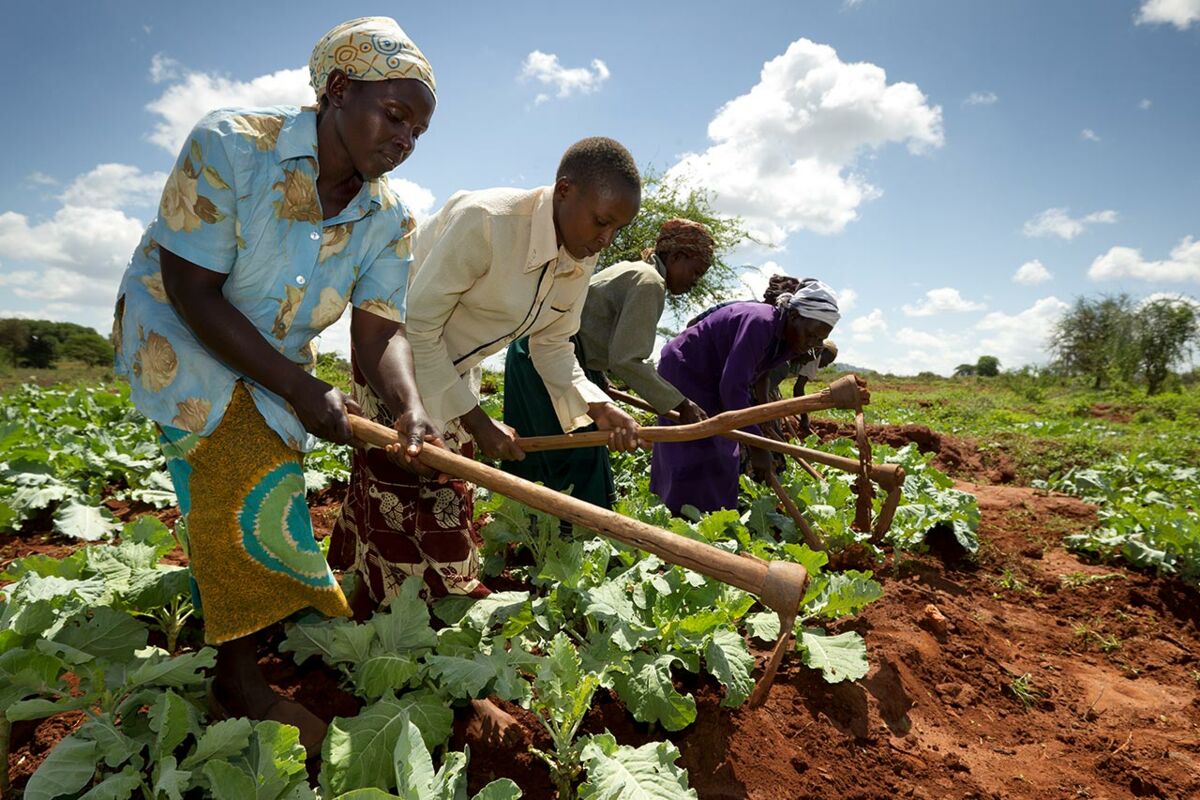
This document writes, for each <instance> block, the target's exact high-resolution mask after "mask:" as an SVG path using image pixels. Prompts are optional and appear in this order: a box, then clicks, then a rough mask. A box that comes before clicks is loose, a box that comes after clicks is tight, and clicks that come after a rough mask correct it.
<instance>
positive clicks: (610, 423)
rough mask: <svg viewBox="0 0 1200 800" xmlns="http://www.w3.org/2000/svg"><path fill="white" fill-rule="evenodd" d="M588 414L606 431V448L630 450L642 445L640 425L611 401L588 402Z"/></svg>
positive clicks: (598, 426)
mask: <svg viewBox="0 0 1200 800" xmlns="http://www.w3.org/2000/svg"><path fill="white" fill-rule="evenodd" d="M588 416H590V417H591V418H592V421H593V422H595V423H596V427H597V428H599V429H600V430H602V431H608V448H609V449H610V450H624V451H625V452H627V453H628V452H632V451H634V450H637V449H638V448H639V447H641V446H642V444H643V442H642V437H641V435H640V431H641V426H639V425H638V424H637V421H636V420H635V419H634V418H633V417H631V416H629V415H628V414H626V413H625V412H624V411H622V410H621V409H619V408H617V407H616V406H615V405H613V404H612V403H589V404H588Z"/></svg>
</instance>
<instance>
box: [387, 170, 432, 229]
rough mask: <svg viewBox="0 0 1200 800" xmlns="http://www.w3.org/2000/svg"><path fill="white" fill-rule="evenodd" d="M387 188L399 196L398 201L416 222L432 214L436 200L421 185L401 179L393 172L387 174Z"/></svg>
mask: <svg viewBox="0 0 1200 800" xmlns="http://www.w3.org/2000/svg"><path fill="white" fill-rule="evenodd" d="M388 186H391V187H392V191H394V192H395V193H396V194H398V195H399V196H400V201H401V202H402V203H404V205H405V207H406V208H407V209H408V211H409V213H411V214H412V215H413V216H414V217H416V218H417V221H418V222H420V221H421V220H423V219H425V218H426V217H428V216H429V215H430V214H432V213H433V204H434V202H435V201H436V199H437V198H435V197H434V196H433V192H431V191H429V190H428V189H426V188H425V187H424V186H422V185H421V184H419V183H414V182H413V181H410V180H409V179H408V178H401V177H400V176H399V175H397V174H396V173H395V171H393V172H390V173H388Z"/></svg>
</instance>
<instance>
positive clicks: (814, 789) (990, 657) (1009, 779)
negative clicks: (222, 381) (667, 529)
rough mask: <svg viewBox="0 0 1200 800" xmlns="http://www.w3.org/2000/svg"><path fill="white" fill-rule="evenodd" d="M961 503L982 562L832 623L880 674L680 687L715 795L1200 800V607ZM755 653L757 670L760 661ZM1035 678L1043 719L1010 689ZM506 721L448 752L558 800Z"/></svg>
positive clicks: (933, 576)
mask: <svg viewBox="0 0 1200 800" xmlns="http://www.w3.org/2000/svg"><path fill="white" fill-rule="evenodd" d="M822 435H823V437H824V438H829V436H832V435H833V433H832V432H831V431H823V432H822ZM872 438H873V439H876V440H877V441H888V442H889V443H894V444H903V443H905V442H907V441H915V442H917V444H918V446H921V447H922V448H925V447H929V448H930V449H931V450H934V451H936V452H937V453H938V460H939V461H940V463H941V465H942V467H943V468H946V469H948V470H949V471H950V472H951V473H952V474H956V475H957V476H958V477H960V478H961V477H964V476H968V477H975V476H977V477H980V478H986V479H989V480H991V479H993V478H992V476H991V475H989V474H988V473H989V472H993V471H995V470H1000V473H994V474H997V475H999V476H1001V477H1002V473H1003V469H1002V467H1003V465H1002V464H997V463H994V462H989V461H988V460H987V455H988V454H984V456H983V457H981V456H980V454H979V453H978V451H977V450H975V449H974V448H973V447H971V446H970V443H964V442H963V440H957V439H954V438H952V437H947V436H941V435H938V434H936V433H934V432H932V431H929V430H928V429H927V428H924V426H900V427H899V428H891V429H886V430H882V429H881V430H874V431H873V432H872ZM972 453H973V454H974V455H972ZM935 463H938V462H935ZM960 488H962V489H964V490H966V491H971V492H973V493H975V494H976V496H977V497H978V498H979V505H980V510H981V513H982V523H981V527H980V538H981V540H982V542H983V547H982V551H981V554H980V558H979V560H978V562H977V563H975V564H964V563H958V562H947V561H943V560H941V559H939V558H938V557H937V556H936V555H928V556H919V557H912V556H904V557H902V558H901V559H899V560H898V561H894V562H893V561H889V563H888V564H887V565H885V567H884V568H883V569H882V570H881V571H880V573H879V576H878V577H879V578H880V580H881V581H882V582H883V583H884V586H885V589H886V593H885V595H884V597H883V599H882V600H880V601H878V602H876V603H874V604H873V605H871V606H870V607H868V609H867V610H866V611H865V612H864V613H863V614H861V615H860V616H858V617H856V618H854V619H853V620H849V621H846V622H843V623H841V624H840V625H839V626H836V627H837V629H838V630H857V631H859V632H860V633H862V634H863V636H864V637H865V638H866V642H867V648H868V658H869V659H870V663H871V670H870V672H869V673H868V675H867V677H866V678H864V679H863V680H861V681H858V682H855V683H841V684H836V685H829V684H826V683H824V682H823V681H822V680H821V678H820V676H819V675H817V674H816V673H814V672H813V671H811V670H809V669H807V668H805V667H803V666H802V665H801V664H800V663H799V661H798V659H795V658H794V657H792V658H788V659H787V660H785V662H784V665H783V667H782V668H781V670H780V673H779V675H778V676H777V677H776V680H775V684H774V687H773V688H772V690H771V693H770V696H769V697H768V699H767V702H766V704H765V705H764V706H763V707H762V708H759V709H754V710H751V709H747V708H744V707H743V708H739V709H732V710H730V709H725V708H721V707H720V705H719V703H720V699H721V690H720V687H719V686H716V685H715V684H714V683H713V682H712V681H711V680H710V679H697V678H696V677H695V676H690V675H687V674H681V675H679V676H678V677H679V681H678V684H679V687H680V689H681V690H683V691H690V692H692V693H693V694H694V696H695V697H696V701H697V706H698V712H699V713H698V718H697V721H696V722H695V724H693V725H692V726H690V727H688V728H687V729H685V730H684V731H681V732H679V733H676V734H667V735H668V736H669V738H671V739H672V740H673V741H675V742H676V744H677V745H678V746H679V748H680V750H681V752H682V758H681V764H682V766H684V767H686V768H687V769H688V772H689V777H690V781H691V785H692V786H693V787H694V788H695V789H696V791H697V793H698V795H699V796H700V797H701V798H705V799H706V800H707V799H708V798H752V799H755V800H757V798H763V800H767V799H768V798H769V799H770V800H776V799H777V798H864V799H866V798H871V799H874V798H892V797H901V798H930V799H931V800H932V798H939V800H940V798H952V799H955V800H957V799H958V798H963V799H964V800H965V799H966V798H989V799H992V798H995V799H996V800H999V799H1000V798H1006V799H1007V798H1030V799H1031V800H1032V799H1033V798H1038V799H1039V800H1040V799H1041V798H1136V797H1159V798H1179V799H1180V800H1182V799H1183V798H1195V797H1200V593H1198V592H1197V591H1196V590H1194V589H1191V588H1188V587H1186V586H1183V585H1181V584H1179V583H1177V582H1174V581H1170V580H1163V579H1158V578H1152V577H1150V576H1147V575H1144V574H1141V573H1138V572H1133V571H1130V570H1127V569H1124V568H1122V567H1120V566H1100V565H1095V564H1091V563H1087V562H1084V561H1081V560H1080V559H1079V558H1078V557H1077V556H1075V555H1073V554H1071V553H1069V552H1067V551H1066V550H1065V549H1064V548H1063V546H1062V543H1061V540H1062V537H1063V536H1064V535H1065V534H1068V533H1071V532H1074V531H1078V530H1083V529H1086V528H1087V527H1089V526H1090V525H1093V524H1094V523H1095V510H1094V509H1093V508H1092V507H1090V506H1088V505H1087V504H1084V503H1082V502H1080V501H1078V500H1076V499H1073V498H1070V497H1065V496H1061V495H1053V494H1046V493H1043V492H1037V491H1034V490H1032V489H1027V488H1020V487H1013V486H1002V485H1001V486H995V485H993V486H980V485H975V484H969V483H960ZM319 500H320V502H319V504H318V508H317V509H316V510H315V511H314V523H315V524H317V525H318V527H324V526H327V525H328V523H329V522H330V521H331V520H330V518H329V514H330V513H332V511H331V509H333V508H336V505H335V504H336V500H335V499H333V498H331V497H324V498H319ZM318 514H320V515H321V518H320V519H318V518H317V515H318ZM70 548H71V545H69V544H65V543H63V542H56V541H53V540H44V539H42V540H38V541H34V540H33V539H27V538H25V537H18V538H17V540H16V542H15V543H14V542H9V543H6V544H4V545H2V546H0V566H2V565H4V564H5V563H7V560H8V559H10V558H12V557H13V556H14V554H23V553H24V552H29V551H40V552H55V554H61V553H62V552H65V551H68V550H69V549H70ZM56 549H57V550H56ZM1101 576H1117V577H1111V578H1105V577H1101ZM758 655H759V658H760V662H759V663H760V667H761V664H762V663H763V661H764V660H765V656H766V653H765V652H759V653H758ZM263 663H264V667H265V668H266V669H267V671H268V674H269V675H271V677H272V681H273V682H274V683H275V684H276V685H277V686H279V687H280V689H281V691H283V692H284V693H287V694H289V695H291V696H295V697H297V699H300V700H301V701H302V702H305V703H308V704H311V705H312V706H313V707H314V708H315V709H316V710H317V712H318V713H319V714H321V715H322V716H325V717H326V718H331V717H332V715H333V714H343V715H345V714H352V713H354V710H355V709H356V708H357V702H358V701H357V700H356V699H355V698H353V697H351V696H349V695H347V694H345V693H344V692H342V691H341V690H340V689H338V687H337V681H336V676H334V675H333V674H332V673H331V672H329V671H327V670H325V669H324V668H322V667H319V666H317V665H315V663H313V662H310V663H309V664H306V665H304V666H302V667H296V666H294V665H293V664H292V663H291V660H290V658H287V657H283V658H279V657H276V656H266V657H265V658H264V662H263ZM1025 676H1028V677H1027V678H1026V677H1025ZM1022 680H1023V681H1024V682H1025V683H1026V684H1027V685H1028V686H1029V687H1030V688H1031V690H1032V692H1033V694H1032V695H1031V696H1029V697H1028V698H1027V700H1029V701H1030V705H1029V707H1026V706H1025V705H1023V704H1022V703H1021V702H1020V701H1019V700H1018V699H1017V697H1016V696H1015V694H1014V687H1019V686H1020V685H1021V682H1022ZM503 706H504V708H505V709H506V710H507V711H508V712H509V713H511V714H512V715H513V716H514V717H515V718H516V719H517V723H518V725H517V729H518V730H517V731H516V735H515V736H512V737H511V740H510V741H509V742H507V743H506V744H505V745H503V746H499V747H497V746H490V745H489V744H488V743H486V742H483V741H480V740H479V739H478V738H477V737H476V738H472V734H471V731H470V730H469V728H470V726H468V725H467V724H466V718H465V711H463V712H460V713H459V718H460V719H459V720H458V722H457V723H456V727H455V736H454V740H453V746H454V747H456V748H458V747H461V746H462V745H463V744H469V745H470V746H471V764H470V767H469V776H470V782H471V790H472V791H477V790H478V788H479V787H481V786H482V785H483V784H485V783H487V782H488V781H489V780H492V779H493V778H495V777H499V776H507V777H511V778H513V779H514V780H516V781H517V783H518V784H519V785H521V786H522V787H523V788H524V789H525V796H526V797H537V798H543V797H552V796H553V789H552V784H551V783H550V780H549V773H548V771H547V769H546V767H545V765H544V764H543V763H542V762H541V761H540V760H538V759H537V757H536V756H534V755H532V754H531V753H530V752H529V750H528V748H529V746H530V745H533V746H535V747H539V748H543V749H545V748H547V747H548V746H549V741H548V738H547V736H546V735H545V733H544V732H543V731H542V729H541V727H540V725H539V724H538V722H537V720H536V718H534V717H533V715H532V714H530V713H529V712H527V711H524V710H523V709H520V708H518V707H516V706H513V705H511V704H503ZM75 724H78V722H77V720H75V719H73V718H70V717H67V716H66V715H64V717H59V718H55V719H52V720H47V721H44V722H42V723H40V724H39V725H37V726H36V728H35V729H32V730H25V729H23V730H20V731H17V730H15V731H14V743H13V744H14V751H13V753H12V756H11V757H10V764H11V765H12V767H13V768H14V777H15V778H17V783H18V784H20V783H22V782H23V781H24V779H25V778H26V776H27V775H28V774H29V773H31V772H32V770H33V768H34V767H36V764H37V763H38V762H40V760H41V758H43V757H44V755H45V752H46V750H47V748H48V747H49V746H51V745H52V744H53V742H54V741H57V738H60V737H61V736H63V735H66V733H67V732H69V730H70V729H71V726H72V725H75ZM605 729H607V730H611V731H613V732H614V733H615V734H616V735H617V736H618V738H619V740H621V741H622V742H625V743H627V744H632V745H638V744H641V743H644V742H646V741H650V740H653V739H656V738H659V737H661V736H662V735H663V732H661V731H651V730H650V729H649V728H648V727H647V726H644V725H641V724H639V723H636V722H635V721H633V720H632V719H631V718H630V717H629V715H628V714H627V713H626V712H625V710H624V708H623V707H622V706H621V704H620V703H619V701H617V700H616V699H615V698H614V697H612V696H611V695H609V694H608V693H607V692H605V691H603V690H602V691H601V692H600V693H598V694H597V697H596V700H595V702H594V704H593V708H592V710H591V711H590V712H589V715H588V717H587V719H586V721H585V725H584V731H585V732H599V731H602V730H605ZM18 733H19V734H20V736H18V735H17V734H18ZM18 739H19V741H18Z"/></svg>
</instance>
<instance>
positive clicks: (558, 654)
mask: <svg viewBox="0 0 1200 800" xmlns="http://www.w3.org/2000/svg"><path fill="white" fill-rule="evenodd" d="M599 687H600V676H599V675H597V674H595V673H592V672H585V671H584V669H583V665H582V663H581V662H580V660H579V652H578V651H577V650H576V649H575V645H573V644H571V642H570V640H569V639H568V638H567V637H566V635H565V634H562V633H560V634H558V635H557V636H555V637H554V640H553V641H551V642H550V648H549V650H548V651H547V653H546V658H545V659H544V660H543V661H542V663H541V666H540V667H539V668H538V672H537V678H536V679H535V680H534V682H533V698H534V699H533V710H534V713H535V714H537V718H538V721H540V722H541V723H542V727H544V728H545V729H546V732H547V733H549V734H550V741H551V742H552V744H553V750H552V751H551V752H549V753H547V752H543V751H541V750H538V749H537V748H531V749H532V750H533V752H534V753H535V754H537V755H538V756H539V757H540V758H541V759H542V760H543V761H545V762H546V764H547V766H549V767H550V778H551V780H553V781H554V785H555V787H557V789H558V796H559V798H561V800H570V798H571V797H573V796H574V791H575V789H574V785H575V782H576V780H578V778H579V774H580V772H582V770H583V747H582V745H581V744H580V743H579V742H576V741H575V735H576V734H577V733H578V732H579V726H580V724H581V723H582V722H583V718H584V715H585V714H587V712H588V709H589V708H591V705H592V696H593V695H594V694H595V693H596V689H598V688H599Z"/></svg>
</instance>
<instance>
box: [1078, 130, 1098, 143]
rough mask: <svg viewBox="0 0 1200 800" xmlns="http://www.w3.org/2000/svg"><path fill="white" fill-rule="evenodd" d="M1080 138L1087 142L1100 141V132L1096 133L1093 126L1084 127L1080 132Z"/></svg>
mask: <svg viewBox="0 0 1200 800" xmlns="http://www.w3.org/2000/svg"><path fill="white" fill-rule="evenodd" d="M1079 138H1080V139H1083V140H1084V141H1085V142H1098V141H1100V134H1098V133H1096V132H1095V131H1094V130H1092V129H1091V128H1084V129H1083V130H1081V131H1080V132H1079Z"/></svg>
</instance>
